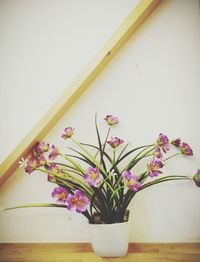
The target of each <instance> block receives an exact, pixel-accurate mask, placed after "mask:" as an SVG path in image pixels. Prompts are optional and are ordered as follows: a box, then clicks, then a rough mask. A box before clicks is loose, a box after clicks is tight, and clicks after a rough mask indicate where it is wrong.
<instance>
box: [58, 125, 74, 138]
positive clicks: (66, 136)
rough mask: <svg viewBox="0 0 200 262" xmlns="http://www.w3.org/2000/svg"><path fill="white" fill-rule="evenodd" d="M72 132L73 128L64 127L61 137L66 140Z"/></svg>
mask: <svg viewBox="0 0 200 262" xmlns="http://www.w3.org/2000/svg"><path fill="white" fill-rule="evenodd" d="M73 133H74V128H72V127H66V128H65V130H64V133H63V134H62V136H61V137H62V138H63V139H65V140H66V139H67V138H70V137H71V136H72V135H73Z"/></svg>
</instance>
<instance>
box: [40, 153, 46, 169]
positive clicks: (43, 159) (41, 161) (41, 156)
mask: <svg viewBox="0 0 200 262" xmlns="http://www.w3.org/2000/svg"><path fill="white" fill-rule="evenodd" d="M38 164H39V165H40V166H45V165H46V164H47V161H46V159H45V157H44V155H43V154H41V155H40V156H39V157H38Z"/></svg>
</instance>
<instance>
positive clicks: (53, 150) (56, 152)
mask: <svg viewBox="0 0 200 262" xmlns="http://www.w3.org/2000/svg"><path fill="white" fill-rule="evenodd" d="M58 155H60V151H59V149H58V148H56V147H55V146H54V145H53V146H52V147H51V152H50V154H49V160H54V159H55V158H56V157H57V156H58Z"/></svg>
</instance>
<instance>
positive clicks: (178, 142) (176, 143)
mask: <svg viewBox="0 0 200 262" xmlns="http://www.w3.org/2000/svg"><path fill="white" fill-rule="evenodd" d="M171 144H172V145H173V146H175V147H180V146H181V139H180V138H176V139H174V140H172V141H171Z"/></svg>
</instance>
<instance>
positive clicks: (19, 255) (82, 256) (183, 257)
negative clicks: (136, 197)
mask: <svg viewBox="0 0 200 262" xmlns="http://www.w3.org/2000/svg"><path fill="white" fill-rule="evenodd" d="M0 261H1V262H3V261H4V262H13V261H15V262H16V261H18V262H24V261H25V262H37V261H38V262H44V261H45V262H49V261H52V262H62V261H63V262H100V261H101V262H102V261H110V262H111V261H113V262H118V261H122V262H123V261H127V262H141V261H143V262H165V261H167V262H173V261H176V262H179V261H181V262H185V261H187V262H200V243H187V244H160V243H159V244H156V243H155V244H152V243H148V244H147V243H146V244H145V243H137V244H134V243H130V244H129V251H128V254H127V255H126V256H125V257H121V258H102V257H97V256H96V255H95V254H94V253H93V251H92V248H91V245H90V244H88V243H87V244H85V243H83V244H77V243H75V244H69V243H67V244H64V243H55V244H54V243H52V244H35V243H30V244H16V243H15V244H0Z"/></svg>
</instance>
